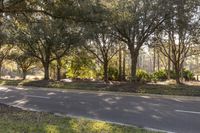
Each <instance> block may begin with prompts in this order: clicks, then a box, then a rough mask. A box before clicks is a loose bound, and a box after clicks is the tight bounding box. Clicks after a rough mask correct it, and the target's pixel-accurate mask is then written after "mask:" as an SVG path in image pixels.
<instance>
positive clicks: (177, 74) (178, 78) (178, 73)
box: [175, 66, 181, 84]
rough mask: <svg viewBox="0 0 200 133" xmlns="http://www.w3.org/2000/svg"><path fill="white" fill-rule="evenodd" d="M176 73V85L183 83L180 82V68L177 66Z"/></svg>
mask: <svg viewBox="0 0 200 133" xmlns="http://www.w3.org/2000/svg"><path fill="white" fill-rule="evenodd" d="M175 73H176V83H177V84H181V81H180V69H179V67H178V66H175Z"/></svg>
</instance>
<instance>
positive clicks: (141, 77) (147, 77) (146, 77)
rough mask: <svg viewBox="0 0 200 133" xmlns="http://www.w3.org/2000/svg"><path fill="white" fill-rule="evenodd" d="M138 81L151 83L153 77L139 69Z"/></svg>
mask: <svg viewBox="0 0 200 133" xmlns="http://www.w3.org/2000/svg"><path fill="white" fill-rule="evenodd" d="M136 77H137V81H145V82H149V81H151V76H150V75H149V74H148V73H147V72H146V71H144V70H141V69H138V70H137V72H136Z"/></svg>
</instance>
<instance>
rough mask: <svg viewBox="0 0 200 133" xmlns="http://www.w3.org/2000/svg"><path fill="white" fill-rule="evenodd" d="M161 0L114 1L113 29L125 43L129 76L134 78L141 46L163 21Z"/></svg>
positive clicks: (164, 16) (163, 14) (162, 2)
mask: <svg viewBox="0 0 200 133" xmlns="http://www.w3.org/2000/svg"><path fill="white" fill-rule="evenodd" d="M164 3H165V1H163V0H153V1H152V0H134V1H130V0H123V1H115V2H114V4H113V5H114V8H112V13H113V18H112V20H113V23H112V25H113V30H114V31H115V32H114V33H115V36H116V37H117V38H118V39H119V40H120V41H122V42H124V43H125V44H127V46H128V49H129V51H130V55H131V78H132V80H135V79H136V67H137V61H138V55H139V51H140V49H141V47H142V46H143V45H144V43H145V42H146V41H147V39H148V38H149V37H150V36H151V35H152V33H154V31H155V30H156V29H157V28H158V27H159V26H160V25H161V24H162V23H163V22H164V20H165V19H166V17H167V14H165V12H163V7H162V6H163V4H164Z"/></svg>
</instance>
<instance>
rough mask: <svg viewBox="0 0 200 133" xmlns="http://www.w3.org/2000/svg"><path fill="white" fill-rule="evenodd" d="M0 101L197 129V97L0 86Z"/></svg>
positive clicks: (192, 132)
mask: <svg viewBox="0 0 200 133" xmlns="http://www.w3.org/2000/svg"><path fill="white" fill-rule="evenodd" d="M0 102H1V103H5V104H8V105H13V106H18V107H21V108H26V109H34V110H39V111H47V112H53V113H60V114H63V115H72V116H80V117H86V118H91V119H98V120H104V121H110V122H116V123H123V124H130V125H136V126H141V127H146V128H153V129H159V130H164V131H169V132H177V133H199V132H200V98H192V97H190V98H189V97H176V98H174V97H170V98H167V97H160V96H140V95H126V94H123V95H120V94H117V93H107V94H106V93H100V92H99V93H93V92H82V91H73V90H71V91H55V90H46V89H44V88H32V87H25V88H17V87H5V86H4V87H0Z"/></svg>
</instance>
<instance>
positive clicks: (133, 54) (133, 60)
mask: <svg viewBox="0 0 200 133" xmlns="http://www.w3.org/2000/svg"><path fill="white" fill-rule="evenodd" d="M138 55H139V52H137V53H136V52H131V81H133V82H136V80H137V77H136V69H137V59H138Z"/></svg>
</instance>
